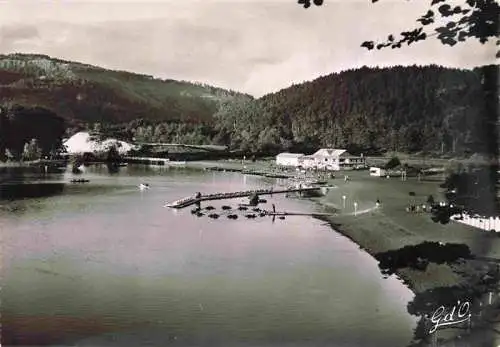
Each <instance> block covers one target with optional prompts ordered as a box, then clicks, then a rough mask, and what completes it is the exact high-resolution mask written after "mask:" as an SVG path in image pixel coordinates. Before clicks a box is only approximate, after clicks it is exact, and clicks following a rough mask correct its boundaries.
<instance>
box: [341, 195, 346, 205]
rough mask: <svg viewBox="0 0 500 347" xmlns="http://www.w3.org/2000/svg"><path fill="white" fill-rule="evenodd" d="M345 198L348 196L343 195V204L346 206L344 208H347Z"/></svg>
mask: <svg viewBox="0 0 500 347" xmlns="http://www.w3.org/2000/svg"><path fill="white" fill-rule="evenodd" d="M345 199H346V196H345V195H342V200H343V205H342V206H344V208H345Z"/></svg>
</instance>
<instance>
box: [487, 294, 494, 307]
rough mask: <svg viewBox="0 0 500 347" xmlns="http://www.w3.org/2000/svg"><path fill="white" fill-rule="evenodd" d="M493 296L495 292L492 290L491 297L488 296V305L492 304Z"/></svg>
mask: <svg viewBox="0 0 500 347" xmlns="http://www.w3.org/2000/svg"><path fill="white" fill-rule="evenodd" d="M492 297H493V293H492V292H490V294H489V298H488V305H491V300H492Z"/></svg>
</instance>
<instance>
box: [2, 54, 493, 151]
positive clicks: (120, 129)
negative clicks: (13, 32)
mask: <svg viewBox="0 0 500 347" xmlns="http://www.w3.org/2000/svg"><path fill="white" fill-rule="evenodd" d="M491 81H495V82H496V83H492V82H491ZM497 82H498V65H490V66H485V67H481V68H476V69H473V70H467V69H455V68H446V67H442V66H437V65H430V66H416V65H414V66H394V67H384V68H379V67H376V68H369V67H361V68H356V69H350V70H346V71H342V72H338V73H332V74H329V75H326V76H322V77H319V78H317V79H314V80H312V81H307V82H303V83H300V84H294V85H292V86H290V87H288V88H285V89H282V90H280V91H277V92H274V93H270V94H267V95H264V96H263V97H261V98H258V99H254V98H253V97H251V96H249V95H247V94H242V93H238V92H234V91H228V90H224V89H220V88H216V87H211V86H209V85H205V84H199V83H190V82H181V81H174V80H160V79H155V78H154V77H152V76H147V75H138V74H134V73H131V72H123V71H113V70H108V69H104V68H100V67H95V66H91V65H87V64H82V63H75V62H70V61H64V60H60V59H54V58H51V57H48V56H45V55H33V54H9V55H0V98H1V100H2V104H3V105H4V106H5V105H7V106H8V105H9V104H10V105H21V106H23V107H28V108H30V107H31V108H33V107H35V106H37V107H38V108H41V109H46V110H48V111H50V112H53V113H54V114H56V115H57V116H60V117H62V118H63V119H64V120H65V123H66V126H69V127H70V129H69V130H68V131H67V135H71V134H72V133H74V132H76V131H78V130H81V129H82V128H87V129H90V130H92V129H93V130H96V129H98V131H100V132H104V133H105V134H107V135H110V136H116V137H119V138H121V139H123V140H132V139H133V140H136V141H139V142H174V143H186V144H218V145H226V146H229V148H231V149H237V150H243V151H248V152H260V153H269V154H271V153H277V152H280V151H300V152H309V153H310V152H314V151H315V150H316V149H318V148H320V147H338V148H346V149H348V150H349V151H351V152H354V153H365V154H370V153H381V152H387V151H395V152H407V153H414V152H428V153H435V154H437V155H439V154H451V155H463V154H465V155H468V154H472V153H477V152H480V153H491V152H492V151H491V148H492V146H498V139H497V138H496V136H494V135H492V134H494V132H492V131H491V129H497V128H498V126H499V124H498V121H497V122H493V123H491V122H490V123H491V124H489V123H488V124H485V122H483V121H481V119H485V118H484V117H480V115H482V114H485V113H488V114H489V113H491V112H493V113H496V117H493V118H494V119H498V109H499V107H498V106H499V102H498V101H499V99H498V95H499V94H498V83H497ZM15 112H17V113H19V112H20V111H15ZM32 113H33V112H32ZM33 114H34V116H36V114H40V115H42V114H46V113H44V112H41V111H40V112H39V111H36V112H34V113H33ZM19 117H20V116H18V118H19ZM30 117H32V116H30ZM11 118H12V117H11ZM19 119H21V118H19ZM23 119H24V118H23ZM26 119H28V118H26ZM29 119H31V118H29ZM19 124H22V122H20V123H19ZM75 125H79V126H75ZM12 129H13V128H12ZM12 129H11V130H12ZM19 131H22V127H20V128H19ZM19 136H21V135H19ZM30 136H31V135H30ZM23 138H24V137H23ZM14 147H16V148H18V147H19V148H20V147H21V143H20V144H19V145H16V146H14ZM7 148H9V147H8V146H7Z"/></svg>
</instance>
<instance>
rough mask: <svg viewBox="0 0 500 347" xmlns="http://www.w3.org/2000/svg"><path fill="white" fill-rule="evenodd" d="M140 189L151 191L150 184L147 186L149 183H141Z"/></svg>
mask: <svg viewBox="0 0 500 347" xmlns="http://www.w3.org/2000/svg"><path fill="white" fill-rule="evenodd" d="M139 189H140V190H146V189H149V184H147V183H141V184H139Z"/></svg>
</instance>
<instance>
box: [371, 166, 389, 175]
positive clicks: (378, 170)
mask: <svg viewBox="0 0 500 347" xmlns="http://www.w3.org/2000/svg"><path fill="white" fill-rule="evenodd" d="M386 175H387V170H385V169H382V168H380V167H371V168H370V176H375V177H385V176H386Z"/></svg>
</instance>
